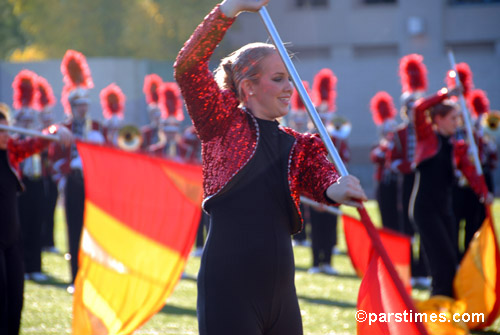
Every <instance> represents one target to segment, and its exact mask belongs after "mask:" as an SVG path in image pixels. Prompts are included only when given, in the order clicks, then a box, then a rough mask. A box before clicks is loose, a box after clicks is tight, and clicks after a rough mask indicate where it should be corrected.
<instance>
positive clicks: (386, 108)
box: [370, 91, 397, 126]
mask: <svg viewBox="0 0 500 335" xmlns="http://www.w3.org/2000/svg"><path fill="white" fill-rule="evenodd" d="M370 110H371V112H372V117H373V122H375V124H376V125H377V126H379V125H381V124H382V123H384V121H386V120H389V119H393V118H394V117H396V114H397V110H396V107H394V101H393V100H392V97H391V96H390V95H389V93H387V92H385V91H380V92H378V93H377V94H375V95H374V96H373V98H372V99H371V101H370Z"/></svg>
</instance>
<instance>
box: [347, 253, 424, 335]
mask: <svg viewBox="0 0 500 335" xmlns="http://www.w3.org/2000/svg"><path fill="white" fill-rule="evenodd" d="M416 312H417V311H416V310H415V309H414V308H412V306H407V304H406V303H405V301H404V299H403V296H402V295H401V294H399V292H398V290H397V288H396V285H395V283H394V280H393V278H392V277H391V276H390V275H389V272H388V270H387V268H386V266H385V265H384V263H383V261H382V258H381V257H380V256H379V255H378V253H377V252H376V251H374V252H372V255H371V257H370V262H369V264H368V267H367V269H366V273H365V275H364V277H363V280H362V281H361V286H360V287H359V293H358V303H357V313H356V321H357V327H356V328H357V334H358V335H391V334H394V335H396V334H405V335H412V334H418V335H421V334H425V333H423V332H421V331H420V330H419V328H418V325H417V322H416V319H415V314H414V313H416Z"/></svg>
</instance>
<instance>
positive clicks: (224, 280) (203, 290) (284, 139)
mask: <svg viewBox="0 0 500 335" xmlns="http://www.w3.org/2000/svg"><path fill="white" fill-rule="evenodd" d="M267 2H268V1H267V0H264V1H254V0H225V1H223V2H222V3H221V4H219V5H217V6H216V7H215V8H214V10H213V11H212V12H211V13H210V14H208V16H206V17H205V19H204V21H203V22H202V23H201V24H200V25H199V26H198V28H197V29H196V30H195V32H194V33H193V35H192V36H191V38H190V39H189V40H188V41H187V42H186V44H185V45H184V47H183V48H182V50H181V51H180V52H179V55H178V56H177V60H176V63H175V65H174V75H175V78H176V80H177V82H178V83H179V86H180V87H181V90H182V95H183V97H184V99H185V101H186V105H187V107H188V112H189V113H190V116H191V119H192V120H193V124H194V126H195V128H196V131H197V133H198V135H199V137H200V140H201V143H202V151H203V174H204V198H205V199H204V203H203V207H204V209H205V210H206V211H207V212H208V213H209V214H210V234H209V235H208V239H207V243H206V246H205V250H204V251H203V256H202V258H201V267H200V272H199V275H198V307H197V309H198V320H199V331H200V334H202V335H207V334H241V335H243V334H253V335H256V334H270V333H273V334H287V335H299V334H302V321H301V316H300V308H299V305H298V299H297V295H296V291H295V284H294V264H293V249H292V244H291V239H290V233H295V232H298V231H300V230H301V228H302V227H301V226H302V220H301V216H300V212H299V203H300V194H304V195H307V196H309V197H312V198H313V199H314V200H316V201H319V202H323V203H329V200H328V199H330V200H332V201H335V202H337V203H338V202H343V203H348V204H352V205H354V202H351V201H352V200H353V199H359V200H365V199H366V196H365V195H364V192H363V190H362V189H361V187H360V186H359V181H358V180H357V179H356V178H354V177H352V176H346V177H347V178H345V177H341V178H339V177H338V174H337V173H336V171H335V168H334V166H333V164H332V163H330V162H329V161H328V159H327V157H326V150H325V147H324V145H323V144H322V143H321V142H320V141H319V138H318V136H317V135H303V134H300V133H297V132H296V131H294V130H292V129H291V128H285V127H280V126H279V124H278V122H277V121H276V120H277V119H278V118H281V117H283V116H285V115H286V114H287V113H288V110H289V102H290V97H291V94H292V86H291V84H290V82H289V76H288V74H287V71H286V68H285V66H284V64H283V62H282V61H281V59H280V57H279V54H278V53H277V51H276V49H275V48H274V46H272V45H270V44H265V43H252V44H249V45H246V46H244V47H242V48H240V49H239V50H237V51H235V52H234V53H232V54H231V55H229V56H228V57H226V58H225V59H223V60H222V61H221V64H220V65H219V67H218V70H216V74H215V78H214V75H213V74H212V73H211V72H210V70H209V68H208V62H209V59H210V56H211V55H212V54H213V51H214V49H215V48H216V46H217V45H218V44H219V42H220V41H221V40H222V38H223V36H224V34H225V32H226V31H227V29H229V27H230V26H231V24H232V23H233V22H234V18H235V17H236V16H237V15H238V14H239V13H240V12H242V11H245V10H249V11H257V10H259V9H260V8H261V7H262V6H263V5H265V4H267ZM292 147H293V150H292ZM344 183H347V184H344ZM344 186H347V187H345V188H344ZM337 191H338V192H337ZM332 192H333V193H332ZM334 194H335V195H334Z"/></svg>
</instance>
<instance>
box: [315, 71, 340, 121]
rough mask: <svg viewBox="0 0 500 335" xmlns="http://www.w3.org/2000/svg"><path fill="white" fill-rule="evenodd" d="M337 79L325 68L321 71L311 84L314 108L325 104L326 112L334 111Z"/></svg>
mask: <svg viewBox="0 0 500 335" xmlns="http://www.w3.org/2000/svg"><path fill="white" fill-rule="evenodd" d="M336 89H337V77H336V76H335V74H333V71H332V70H330V69H327V68H324V69H321V70H320V71H319V72H318V73H317V74H316V75H315V76H314V82H313V99H314V104H315V105H316V106H320V105H321V104H324V103H326V104H327V107H328V110H327V112H334V111H335V98H336V97H337V92H336Z"/></svg>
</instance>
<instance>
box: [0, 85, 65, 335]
mask: <svg viewBox="0 0 500 335" xmlns="http://www.w3.org/2000/svg"><path fill="white" fill-rule="evenodd" d="M15 91H16V90H15ZM15 102H16V106H18V105H17V103H18V102H19V100H15ZM24 107H27V105H26V104H25V105H24ZM0 124H1V125H4V126H8V125H9V122H8V108H7V107H6V105H3V106H0ZM50 129H51V130H52V132H55V131H57V133H58V134H59V136H60V138H61V141H62V143H63V144H65V145H69V143H70V142H71V134H70V133H69V132H68V131H67V130H65V129H64V128H63V127H60V128H58V127H57V126H51V128H50ZM44 132H48V130H45V131H44ZM47 145H48V141H47V140H44V139H40V138H25V139H20V138H12V137H10V136H9V133H8V132H7V131H5V130H0V213H1V215H2V224H1V225H0V333H1V334H18V333H19V327H20V321H21V311H22V307H23V292H24V278H23V276H24V272H25V270H24V261H23V246H22V237H21V227H20V216H21V211H20V208H18V201H17V194H18V193H19V192H21V191H22V190H23V189H24V186H23V182H22V180H21V177H20V176H21V170H20V166H19V164H20V163H21V162H22V161H23V160H25V159H27V158H28V157H30V156H31V155H33V154H35V153H37V152H40V151H41V150H42V149H44V148H45V147H47ZM19 204H21V203H20V202H19ZM25 210H28V211H32V210H33V209H32V208H28V209H25ZM38 238H39V236H38ZM33 279H35V278H33Z"/></svg>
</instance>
